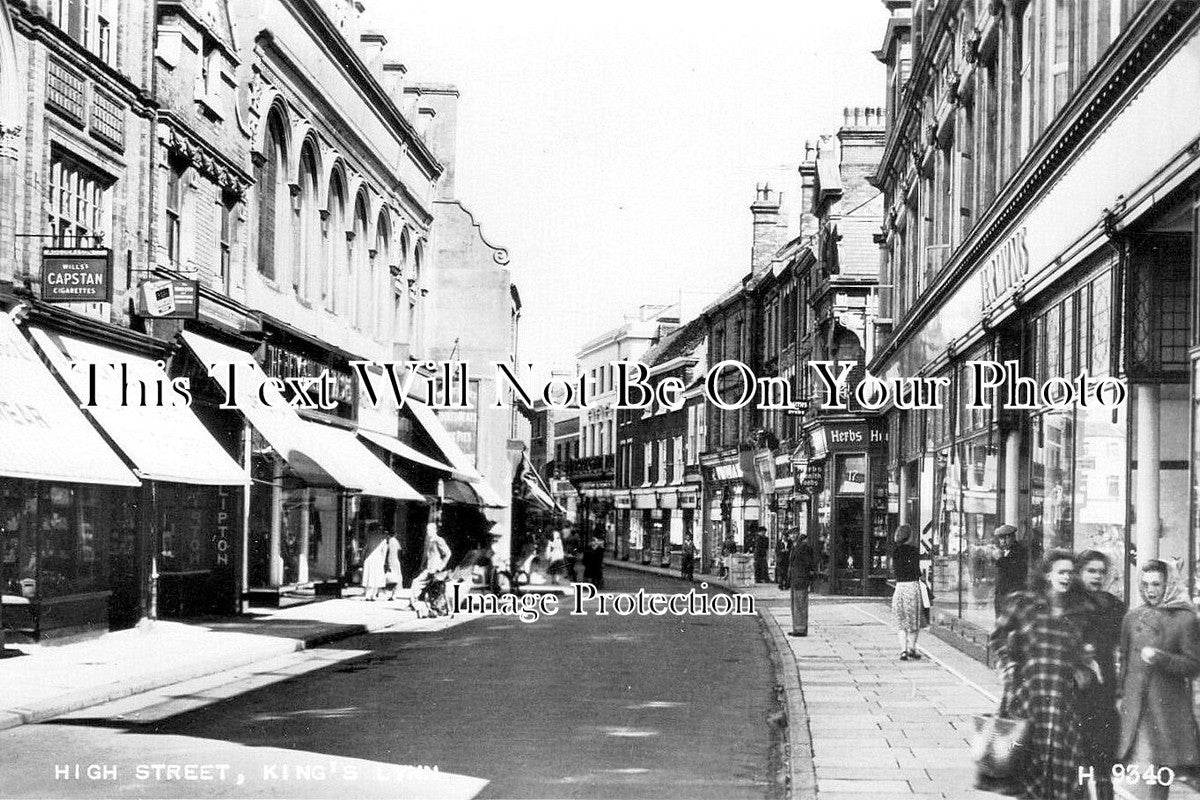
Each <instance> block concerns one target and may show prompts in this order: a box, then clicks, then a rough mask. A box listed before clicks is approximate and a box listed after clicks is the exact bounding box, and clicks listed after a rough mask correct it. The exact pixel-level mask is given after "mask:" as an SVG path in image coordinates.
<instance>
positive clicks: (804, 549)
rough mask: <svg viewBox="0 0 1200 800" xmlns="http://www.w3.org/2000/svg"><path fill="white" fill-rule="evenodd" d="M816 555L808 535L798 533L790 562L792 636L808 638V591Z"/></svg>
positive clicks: (789, 583)
mask: <svg viewBox="0 0 1200 800" xmlns="http://www.w3.org/2000/svg"><path fill="white" fill-rule="evenodd" d="M815 567H816V555H815V554H814V553H813V549H812V547H811V546H810V545H809V543H808V534H806V533H797V534H796V539H795V542H794V543H793V544H792V555H791V558H790V559H789V561H788V585H789V586H790V587H791V590H792V632H791V633H790V634H789V635H790V636H808V589H809V586H810V585H811V584H812V579H813V571H814V569H815Z"/></svg>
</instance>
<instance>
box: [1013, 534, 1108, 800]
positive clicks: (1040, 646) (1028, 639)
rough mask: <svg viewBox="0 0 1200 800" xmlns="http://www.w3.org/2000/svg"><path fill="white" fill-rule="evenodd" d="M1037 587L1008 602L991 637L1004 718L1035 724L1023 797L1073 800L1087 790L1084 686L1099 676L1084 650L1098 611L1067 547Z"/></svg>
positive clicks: (1050, 558)
mask: <svg viewBox="0 0 1200 800" xmlns="http://www.w3.org/2000/svg"><path fill="white" fill-rule="evenodd" d="M1032 583H1033V589H1032V590H1031V591H1027V592H1017V593H1015V594H1013V595H1011V596H1010V597H1009V599H1008V602H1007V604H1006V605H1005V607H1004V608H1003V609H1002V613H1001V616H1000V618H999V620H998V622H997V626H996V630H995V632H994V633H993V634H992V647H993V649H994V650H995V652H996V654H997V656H998V659H999V665H1000V669H1001V671H1002V673H1003V675H1004V699H1003V701H1002V702H1001V714H1002V715H1003V716H1007V717H1011V718H1016V719H1025V720H1028V721H1029V725H1030V729H1031V730H1030V738H1029V747H1028V749H1027V751H1026V762H1025V764H1024V769H1023V775H1022V776H1021V785H1022V788H1023V789H1024V791H1025V797H1028V798H1037V800H1071V798H1077V797H1081V796H1083V791H1085V787H1084V786H1083V785H1081V784H1080V782H1079V767H1080V766H1082V765H1085V764H1086V763H1087V758H1086V756H1085V754H1084V752H1083V744H1082V741H1081V738H1080V730H1079V723H1080V708H1079V687H1080V686H1081V685H1085V684H1086V683H1087V681H1088V680H1090V679H1091V677H1090V676H1094V674H1095V673H1094V672H1093V671H1092V666H1091V664H1089V663H1088V661H1089V660H1088V659H1087V652H1088V651H1087V650H1086V648H1085V647H1084V645H1085V643H1086V641H1085V636H1084V634H1085V631H1086V630H1087V628H1088V623H1089V621H1090V618H1091V616H1092V614H1093V613H1094V610H1095V609H1094V607H1093V604H1092V603H1091V602H1090V601H1089V599H1088V596H1087V594H1086V593H1085V592H1084V591H1083V590H1082V589H1081V588H1080V587H1079V586H1078V585H1077V584H1076V582H1075V564H1074V559H1073V556H1072V554H1071V553H1070V552H1068V551H1066V550H1051V551H1049V552H1048V553H1046V556H1045V558H1043V560H1042V563H1041V564H1039V565H1038V568H1037V572H1036V574H1035V575H1034V576H1033V578H1032Z"/></svg>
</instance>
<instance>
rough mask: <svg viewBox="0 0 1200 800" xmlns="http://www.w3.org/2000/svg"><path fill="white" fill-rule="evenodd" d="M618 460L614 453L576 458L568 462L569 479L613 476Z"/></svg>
mask: <svg viewBox="0 0 1200 800" xmlns="http://www.w3.org/2000/svg"><path fill="white" fill-rule="evenodd" d="M615 461H616V459H615V457H614V456H613V454H612V453H608V454H606V455H602V456H587V457H586V458H574V459H571V460H570V461H568V462H567V477H568V478H596V477H603V476H605V475H611V474H612V471H613V465H614V463H615Z"/></svg>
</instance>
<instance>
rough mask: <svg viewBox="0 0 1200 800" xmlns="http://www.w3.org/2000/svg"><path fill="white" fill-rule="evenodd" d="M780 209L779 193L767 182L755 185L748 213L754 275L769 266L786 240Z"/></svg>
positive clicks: (751, 265)
mask: <svg viewBox="0 0 1200 800" xmlns="http://www.w3.org/2000/svg"><path fill="white" fill-rule="evenodd" d="M780 211H781V198H780V195H779V193H778V192H774V191H772V190H771V185H770V184H768V183H760V184H758V185H757V186H756V187H755V192H754V204H753V205H751V206H750V213H751V215H753V217H754V237H753V243H752V245H751V248H750V271H751V272H752V273H754V274H756V275H757V274H758V273H760V272H763V271H765V270H768V269H770V268H771V261H772V260H773V259H774V258H775V254H776V253H777V252H778V251H779V248H781V247H783V245H784V244H785V243H786V241H787V225H786V224H785V223H784V221H783V219H782V215H781V214H780Z"/></svg>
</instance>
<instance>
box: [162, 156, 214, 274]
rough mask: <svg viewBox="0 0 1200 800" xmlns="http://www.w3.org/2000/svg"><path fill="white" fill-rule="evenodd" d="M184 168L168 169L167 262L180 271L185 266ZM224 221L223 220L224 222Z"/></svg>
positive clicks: (174, 167) (169, 167) (176, 166)
mask: <svg viewBox="0 0 1200 800" xmlns="http://www.w3.org/2000/svg"><path fill="white" fill-rule="evenodd" d="M182 184H183V168H182V167H181V166H179V165H176V164H172V165H170V166H168V167H167V205H166V214H167V219H166V223H167V231H166V233H167V240H166V241H167V261H169V262H170V264H171V266H172V267H175V268H176V269H179V268H180V267H181V266H182V264H183V259H182V258H181V251H182V244H181V241H182V239H183V236H182V226H181V224H180V218H181V216H182V215H181V213H180V209H181V208H182V201H183V190H182ZM222 221H223V220H222Z"/></svg>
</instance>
